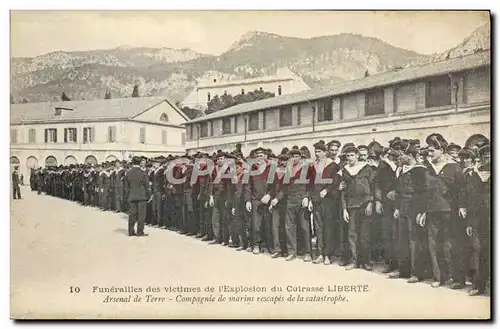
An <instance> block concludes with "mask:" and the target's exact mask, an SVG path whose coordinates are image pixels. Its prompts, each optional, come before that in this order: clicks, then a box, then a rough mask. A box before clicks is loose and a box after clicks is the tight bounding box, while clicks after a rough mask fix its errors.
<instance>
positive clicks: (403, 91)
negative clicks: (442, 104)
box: [394, 83, 417, 113]
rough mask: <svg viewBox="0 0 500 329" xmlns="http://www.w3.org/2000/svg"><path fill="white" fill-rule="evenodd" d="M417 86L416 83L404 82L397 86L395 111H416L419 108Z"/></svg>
mask: <svg viewBox="0 0 500 329" xmlns="http://www.w3.org/2000/svg"><path fill="white" fill-rule="evenodd" d="M416 88H417V85H416V84H415V83H408V84H402V85H399V86H397V87H396V108H395V111H394V112H398V113H403V112H411V111H415V109H416V108H417V97H416Z"/></svg>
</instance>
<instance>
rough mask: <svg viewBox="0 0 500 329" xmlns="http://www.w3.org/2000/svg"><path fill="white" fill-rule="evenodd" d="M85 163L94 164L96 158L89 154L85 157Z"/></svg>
mask: <svg viewBox="0 0 500 329" xmlns="http://www.w3.org/2000/svg"><path fill="white" fill-rule="evenodd" d="M85 163H86V164H92V165H96V164H97V159H96V157H95V156H93V155H89V156H88V157H86V158H85Z"/></svg>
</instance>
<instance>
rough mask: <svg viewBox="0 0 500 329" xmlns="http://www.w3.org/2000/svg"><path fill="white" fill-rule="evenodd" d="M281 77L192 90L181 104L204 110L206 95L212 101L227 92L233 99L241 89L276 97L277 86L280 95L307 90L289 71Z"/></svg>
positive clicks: (206, 101)
mask: <svg viewBox="0 0 500 329" xmlns="http://www.w3.org/2000/svg"><path fill="white" fill-rule="evenodd" d="M287 72H289V73H290V74H288V73H287ZM282 75H283V77H277V78H276V80H275V81H260V82H259V81H256V82H254V83H247V84H239V85H215V84H214V86H213V87H203V88H200V89H198V90H193V91H192V92H191V93H190V94H189V95H188V97H186V99H185V100H184V101H183V102H182V104H183V105H185V106H189V107H195V108H206V107H207V103H208V93H210V99H213V98H214V96H215V95H219V97H221V96H222V95H223V94H224V92H227V93H228V94H230V95H232V96H233V97H234V96H236V95H239V94H241V89H243V90H244V91H245V93H248V92H250V91H254V90H256V89H257V90H258V89H260V88H262V89H263V90H264V91H267V92H271V93H274V94H275V95H276V96H278V86H281V94H282V95H286V94H292V93H297V92H300V91H303V90H307V89H309V87H308V86H307V85H306V84H305V83H304V82H303V81H302V80H301V79H300V78H298V77H296V76H294V75H293V73H292V72H291V71H289V70H286V71H283V72H282ZM227 82H230V81H227Z"/></svg>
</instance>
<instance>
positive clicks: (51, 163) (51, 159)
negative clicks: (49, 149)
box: [45, 155, 57, 167]
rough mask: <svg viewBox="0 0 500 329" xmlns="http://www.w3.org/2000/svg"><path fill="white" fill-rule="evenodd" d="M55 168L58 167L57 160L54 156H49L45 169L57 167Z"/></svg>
mask: <svg viewBox="0 0 500 329" xmlns="http://www.w3.org/2000/svg"><path fill="white" fill-rule="evenodd" d="M55 166H57V159H56V158H55V157H53V156H52V155H49V156H48V157H47V158H46V159H45V167H55Z"/></svg>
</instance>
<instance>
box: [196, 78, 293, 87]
mask: <svg viewBox="0 0 500 329" xmlns="http://www.w3.org/2000/svg"><path fill="white" fill-rule="evenodd" d="M288 80H293V77H291V76H290V77H279V76H277V75H270V76H265V77H259V78H251V79H245V80H225V81H221V82H216V83H212V84H211V83H204V84H200V85H199V86H198V87H197V89H198V90H199V89H207V88H219V87H227V86H240V85H251V84H256V83H266V82H276V81H288Z"/></svg>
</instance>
